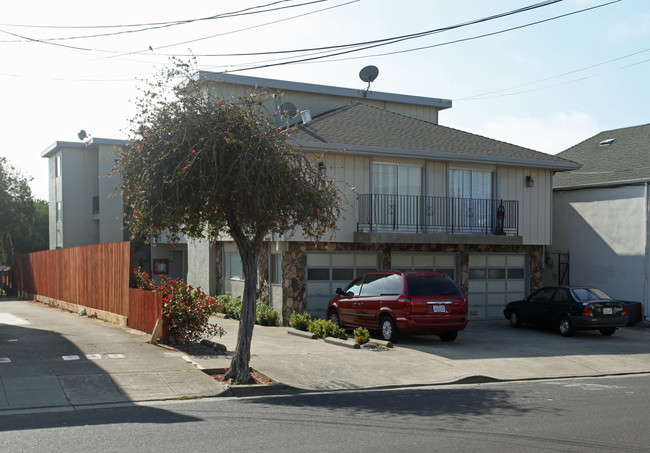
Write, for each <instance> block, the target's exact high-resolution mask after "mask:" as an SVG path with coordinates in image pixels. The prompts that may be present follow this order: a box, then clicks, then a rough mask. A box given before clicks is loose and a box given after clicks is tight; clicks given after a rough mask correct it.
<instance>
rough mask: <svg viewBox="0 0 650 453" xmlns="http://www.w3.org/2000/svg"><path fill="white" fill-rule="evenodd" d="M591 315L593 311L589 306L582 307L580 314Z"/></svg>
mask: <svg viewBox="0 0 650 453" xmlns="http://www.w3.org/2000/svg"><path fill="white" fill-rule="evenodd" d="M593 315H594V311H593V310H592V309H591V308H589V307H585V308H583V309H582V316H593Z"/></svg>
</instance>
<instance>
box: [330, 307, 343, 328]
mask: <svg viewBox="0 0 650 453" xmlns="http://www.w3.org/2000/svg"><path fill="white" fill-rule="evenodd" d="M328 319H329V320H330V321H331V322H332V324H334V325H335V326H336V327H341V320H340V319H339V314H338V312H337V311H336V310H332V311H330V315H329V317H328Z"/></svg>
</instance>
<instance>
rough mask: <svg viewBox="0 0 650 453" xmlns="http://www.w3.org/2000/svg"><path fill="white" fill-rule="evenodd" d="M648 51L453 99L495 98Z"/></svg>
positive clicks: (649, 49)
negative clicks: (497, 95) (498, 95)
mask: <svg viewBox="0 0 650 453" xmlns="http://www.w3.org/2000/svg"><path fill="white" fill-rule="evenodd" d="M648 51H650V48H648V49H643V50H639V51H638V52H633V53H630V54H627V55H623V56H622V57H617V58H612V59H611V60H607V61H602V62H600V63H596V64H592V65H590V66H585V67H584V68H580V69H574V70H573V71H569V72H564V73H562V74H557V75H554V76H550V77H546V78H543V79H538V80H534V81H532V82H528V83H522V84H521V85H515V86H512V87H509V88H503V89H500V90H494V91H488V92H487V93H481V94H475V95H472V96H466V97H464V98H459V99H454V101H473V100H475V99H483V98H486V97H495V96H490V95H491V94H497V93H503V92H505V91H510V90H516V89H517V88H523V87H527V86H530V85H535V84H536V83H541V82H546V81H547V80H553V79H559V78H560V77H564V76H567V75H571V74H576V73H578V72H582V71H586V70H588V69H593V68H597V67H598V66H603V65H606V64H609V63H613V62H615V61H619V60H623V59H625V58H630V57H633V56H635V55H639V54H642V53H645V52H648ZM646 61H648V60H643V61H641V62H639V63H644V62H646ZM639 63H635V64H632V65H629V66H635V65H636V64H639ZM629 66H623V67H620V68H618V69H624V68H627V67H629ZM608 72H611V71H608ZM602 74H604V73H602ZM589 77H593V76H589Z"/></svg>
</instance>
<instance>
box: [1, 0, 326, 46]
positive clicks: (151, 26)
mask: <svg viewBox="0 0 650 453" xmlns="http://www.w3.org/2000/svg"><path fill="white" fill-rule="evenodd" d="M292 1H295V0H278V1H275V2H273V3H267V4H265V5H258V6H251V7H250V8H245V9H241V10H237V11H231V12H227V13H221V14H215V15H212V16H207V17H198V18H194V19H183V20H175V21H166V22H150V23H141V24H122V25H119V24H118V25H115V24H113V25H73V26H70V25H27V24H0V26H2V27H20V28H40V29H65V30H69V29H91V30H92V29H111V28H135V27H147V28H141V29H139V30H126V31H120V32H115V33H104V34H97V35H86V36H68V37H60V38H47V39H43V40H42V41H55V40H64V39H85V38H94V37H100V36H113V35H119V34H122V33H133V32H139V31H146V30H155V29H158V28H163V27H170V26H175V25H184V24H189V23H193V22H201V21H208V20H215V19H227V18H231V17H238V16H248V15H252V14H260V13H267V12H272V11H279V10H283V9H288V8H297V7H300V6H305V5H311V4H313V3H322V2H327V1H330V0H313V1H310V2H307V3H300V4H297V5H287V6H282V7H277V8H271V9H264V10H262V11H254V10H256V9H261V8H268V7H270V6H275V5H277V4H279V3H285V2H292Z"/></svg>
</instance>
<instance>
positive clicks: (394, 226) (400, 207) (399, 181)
mask: <svg viewBox="0 0 650 453" xmlns="http://www.w3.org/2000/svg"><path fill="white" fill-rule="evenodd" d="M372 193H373V203H372V210H373V224H374V225H373V228H374V229H377V230H384V231H386V230H400V229H401V230H410V229H417V228H419V226H420V225H421V223H420V222H421V216H422V213H421V208H420V203H421V198H420V196H421V195H422V167H420V166H415V165H398V164H378V163H375V164H373V166H372Z"/></svg>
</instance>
